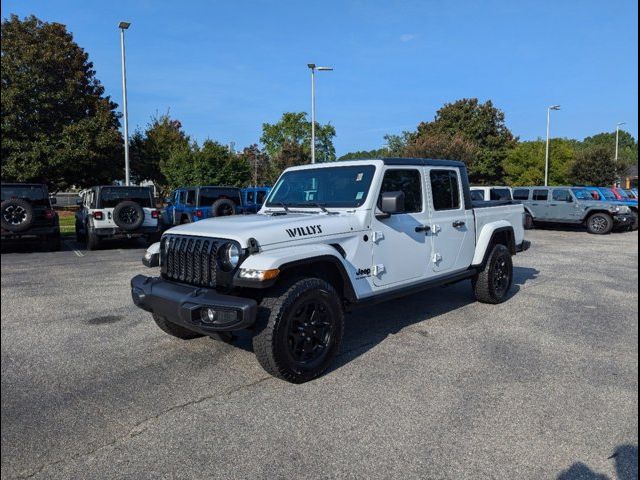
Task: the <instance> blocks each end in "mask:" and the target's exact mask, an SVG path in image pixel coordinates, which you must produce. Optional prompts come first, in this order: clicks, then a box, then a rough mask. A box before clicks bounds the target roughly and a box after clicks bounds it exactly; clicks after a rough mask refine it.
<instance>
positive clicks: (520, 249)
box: [516, 240, 531, 252]
mask: <svg viewBox="0 0 640 480" xmlns="http://www.w3.org/2000/svg"><path fill="white" fill-rule="evenodd" d="M530 248H531V242H530V241H529V240H523V242H522V243H520V244H518V245H516V252H526V251H527V250H529V249H530Z"/></svg>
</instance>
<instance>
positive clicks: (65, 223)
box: [58, 211, 76, 235]
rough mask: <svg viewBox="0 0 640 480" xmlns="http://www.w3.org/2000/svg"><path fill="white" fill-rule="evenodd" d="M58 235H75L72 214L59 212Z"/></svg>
mask: <svg viewBox="0 0 640 480" xmlns="http://www.w3.org/2000/svg"><path fill="white" fill-rule="evenodd" d="M58 216H59V218H60V233H61V234H62V235H74V234H75V233H76V216H75V215H74V213H73V212H65V211H59V212H58Z"/></svg>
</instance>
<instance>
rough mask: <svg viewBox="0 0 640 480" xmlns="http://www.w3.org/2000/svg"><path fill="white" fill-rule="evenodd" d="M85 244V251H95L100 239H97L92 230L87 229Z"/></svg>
mask: <svg viewBox="0 0 640 480" xmlns="http://www.w3.org/2000/svg"><path fill="white" fill-rule="evenodd" d="M86 243H87V250H97V249H98V247H99V246H100V237H98V235H97V234H96V233H95V232H94V231H93V229H92V228H88V227H87V236H86Z"/></svg>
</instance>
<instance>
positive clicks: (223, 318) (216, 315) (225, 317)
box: [200, 307, 238, 325]
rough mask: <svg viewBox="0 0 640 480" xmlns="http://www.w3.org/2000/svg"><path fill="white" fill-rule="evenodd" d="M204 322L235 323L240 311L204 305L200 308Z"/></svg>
mask: <svg viewBox="0 0 640 480" xmlns="http://www.w3.org/2000/svg"><path fill="white" fill-rule="evenodd" d="M200 319H201V320H202V323H210V324H218V325H225V324H228V323H234V322H235V321H237V319H238V312H237V311H235V310H216V309H215V308H213V307H204V308H202V309H201V310H200Z"/></svg>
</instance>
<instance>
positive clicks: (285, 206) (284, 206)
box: [278, 202, 289, 213]
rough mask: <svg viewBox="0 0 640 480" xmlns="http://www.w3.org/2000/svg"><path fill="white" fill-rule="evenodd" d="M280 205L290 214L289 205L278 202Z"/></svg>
mask: <svg viewBox="0 0 640 480" xmlns="http://www.w3.org/2000/svg"><path fill="white" fill-rule="evenodd" d="M278 205H279V206H281V207H282V208H284V211H285V212H286V213H289V207H288V205H287V204H286V203H284V202H278Z"/></svg>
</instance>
